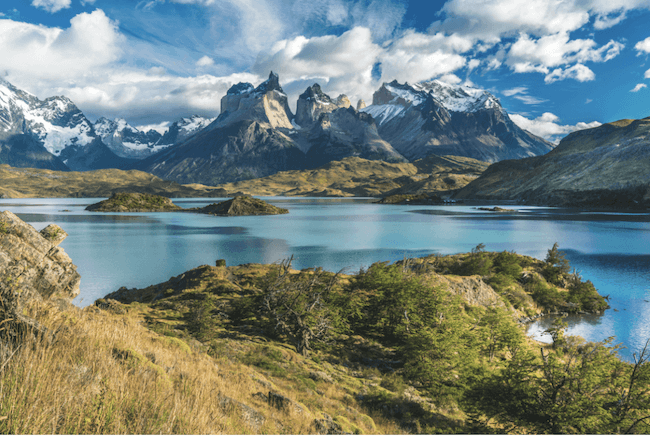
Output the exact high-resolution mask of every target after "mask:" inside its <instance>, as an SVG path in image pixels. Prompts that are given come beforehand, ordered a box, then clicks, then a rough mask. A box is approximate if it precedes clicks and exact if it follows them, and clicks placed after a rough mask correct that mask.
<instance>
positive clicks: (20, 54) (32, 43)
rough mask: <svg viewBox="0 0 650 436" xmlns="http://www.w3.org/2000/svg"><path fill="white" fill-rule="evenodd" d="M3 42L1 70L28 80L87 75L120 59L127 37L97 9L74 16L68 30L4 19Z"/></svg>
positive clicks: (0, 23)
mask: <svg viewBox="0 0 650 436" xmlns="http://www.w3.org/2000/svg"><path fill="white" fill-rule="evenodd" d="M0 41H2V43H1V44H0V69H2V70H5V71H7V73H8V74H9V76H11V77H17V78H18V79H19V80H17V82H19V83H26V82H31V81H42V80H59V81H74V80H75V79H76V78H78V77H83V76H84V75H86V74H88V73H89V72H92V71H93V70H94V69H95V68H98V67H102V66H104V65H107V64H109V63H111V62H113V61H115V60H117V59H118V58H119V56H120V54H121V48H120V44H121V43H122V41H123V38H122V36H121V35H120V34H119V33H118V30H117V23H115V22H113V21H111V20H110V19H109V18H108V17H107V16H106V15H105V14H104V12H103V11H101V10H95V11H94V12H92V13H82V14H79V15H77V16H75V17H74V18H72V19H71V20H70V27H69V28H68V29H66V30H61V29H58V28H48V27H45V26H36V25H33V24H29V23H23V22H17V21H12V20H2V21H0ZM16 84H18V83H16Z"/></svg>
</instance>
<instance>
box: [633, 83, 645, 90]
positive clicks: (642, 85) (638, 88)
mask: <svg viewBox="0 0 650 436" xmlns="http://www.w3.org/2000/svg"><path fill="white" fill-rule="evenodd" d="M647 87H648V85H646V84H645V83H637V85H636V86H635V87H634V89H630V92H639V91H641V90H642V89H643V88H647Z"/></svg>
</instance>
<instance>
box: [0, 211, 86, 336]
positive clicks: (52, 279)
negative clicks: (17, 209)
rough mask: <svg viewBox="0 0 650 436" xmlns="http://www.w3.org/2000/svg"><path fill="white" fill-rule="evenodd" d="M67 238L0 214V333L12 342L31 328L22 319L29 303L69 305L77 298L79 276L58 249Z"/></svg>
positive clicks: (54, 228) (57, 229) (55, 229)
mask: <svg viewBox="0 0 650 436" xmlns="http://www.w3.org/2000/svg"><path fill="white" fill-rule="evenodd" d="M66 236H67V234H66V233H65V232H64V231H63V230H62V229H61V228H60V227H59V226H57V225H49V226H47V227H46V228H44V229H43V230H41V231H40V232H37V231H36V230H35V229H34V228H33V227H32V226H30V225H29V224H27V223H25V222H24V221H22V220H21V219H20V218H18V217H17V216H16V215H14V214H13V213H11V212H9V211H4V212H1V213H0V298H1V300H2V304H1V305H0V315H2V316H1V317H0V318H1V319H2V320H3V321H8V322H7V323H5V324H6V325H3V327H4V330H2V331H1V332H0V334H1V335H2V336H1V337H0V339H1V338H2V337H4V338H5V339H6V340H12V337H14V336H15V335H16V334H17V333H18V332H19V331H20V329H21V326H24V325H29V324H33V323H32V322H31V321H30V320H29V319H27V318H26V317H25V316H24V315H23V308H24V307H25V305H26V304H27V303H28V302H29V301H31V300H41V301H42V300H53V301H55V302H59V303H65V302H70V301H71V300H72V299H73V298H74V297H76V296H77V295H78V294H79V281H80V276H79V273H77V268H76V266H74V265H73V264H72V261H71V260H70V258H69V257H68V255H67V254H66V253H65V252H64V251H63V249H62V248H60V247H58V245H59V244H60V243H61V242H62V241H63V240H64V239H65V238H66Z"/></svg>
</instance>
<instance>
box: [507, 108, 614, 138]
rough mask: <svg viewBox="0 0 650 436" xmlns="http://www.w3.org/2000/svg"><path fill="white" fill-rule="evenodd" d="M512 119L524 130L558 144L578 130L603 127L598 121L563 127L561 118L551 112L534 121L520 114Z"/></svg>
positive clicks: (514, 115) (511, 117)
mask: <svg viewBox="0 0 650 436" xmlns="http://www.w3.org/2000/svg"><path fill="white" fill-rule="evenodd" d="M510 119H511V120H512V121H513V122H514V123H515V124H516V125H518V126H519V127H521V128H522V129H524V130H528V131H529V132H530V133H533V134H535V135H537V136H541V137H542V138H544V139H546V140H547V141H551V142H554V143H556V144H557V143H558V142H560V139H561V138H562V137H564V136H566V135H568V134H569V133H571V132H575V131H576V130H584V129H591V128H594V127H598V126H600V125H601V123H599V122H598V121H592V122H591V123H584V122H580V123H577V124H575V125H573V126H571V125H562V124H560V123H559V121H560V118H559V117H558V116H557V115H554V114H552V113H550V112H545V113H544V114H542V115H541V116H539V117H537V118H535V119H532V120H531V119H528V118H526V117H523V116H521V115H519V114H511V115H510Z"/></svg>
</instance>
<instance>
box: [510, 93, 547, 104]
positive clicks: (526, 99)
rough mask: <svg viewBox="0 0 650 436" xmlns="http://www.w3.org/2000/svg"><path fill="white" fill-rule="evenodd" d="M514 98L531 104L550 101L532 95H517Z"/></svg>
mask: <svg viewBox="0 0 650 436" xmlns="http://www.w3.org/2000/svg"><path fill="white" fill-rule="evenodd" d="M514 98H516V99H517V100H519V101H521V102H523V103H524V104H531V105H535V104H541V103H545V102H547V101H548V100H546V99H543V98H537V97H533V96H532V95H516V96H515V97H514Z"/></svg>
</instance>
